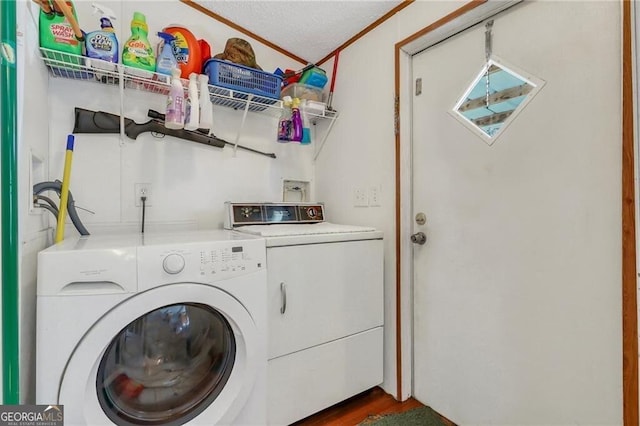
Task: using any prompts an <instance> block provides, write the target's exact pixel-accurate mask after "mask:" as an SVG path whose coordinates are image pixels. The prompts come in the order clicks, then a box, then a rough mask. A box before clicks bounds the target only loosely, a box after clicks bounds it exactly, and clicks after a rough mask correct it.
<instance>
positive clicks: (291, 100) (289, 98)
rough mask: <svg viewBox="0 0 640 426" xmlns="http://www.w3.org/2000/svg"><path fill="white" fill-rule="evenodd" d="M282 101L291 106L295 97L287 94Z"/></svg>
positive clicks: (288, 106)
mask: <svg viewBox="0 0 640 426" xmlns="http://www.w3.org/2000/svg"><path fill="white" fill-rule="evenodd" d="M282 103H283V104H284V106H285V107H287V108H291V105H292V104H293V99H291V96H285V97H283V98H282Z"/></svg>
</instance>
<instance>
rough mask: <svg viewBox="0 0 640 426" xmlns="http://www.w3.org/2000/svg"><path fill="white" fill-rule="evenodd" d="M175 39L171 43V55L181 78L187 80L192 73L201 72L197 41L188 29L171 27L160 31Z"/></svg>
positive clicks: (200, 56) (177, 26)
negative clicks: (177, 66) (174, 57)
mask: <svg viewBox="0 0 640 426" xmlns="http://www.w3.org/2000/svg"><path fill="white" fill-rule="evenodd" d="M162 31H163V32H165V33H169V34H171V35H172V36H174V37H175V38H176V39H175V40H174V41H173V54H174V55H175V56H176V60H177V61H178V64H179V66H180V70H181V71H182V74H181V76H182V78H189V76H190V75H191V73H192V72H195V73H196V74H200V73H201V72H202V54H201V53H200V44H198V40H197V39H196V38H195V36H194V35H193V34H192V33H191V31H189V30H188V29H186V28H184V27H181V26H179V25H171V26H168V27H166V28H164V29H163V30H162Z"/></svg>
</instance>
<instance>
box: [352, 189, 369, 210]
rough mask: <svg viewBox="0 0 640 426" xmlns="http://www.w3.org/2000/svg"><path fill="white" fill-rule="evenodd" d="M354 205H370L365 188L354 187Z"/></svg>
mask: <svg viewBox="0 0 640 426" xmlns="http://www.w3.org/2000/svg"><path fill="white" fill-rule="evenodd" d="M353 205H354V207H367V206H368V205H369V200H368V199H367V191H366V190H365V189H364V188H362V187H359V188H354V190H353Z"/></svg>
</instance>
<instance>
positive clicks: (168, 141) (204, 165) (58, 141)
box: [48, 1, 313, 235]
mask: <svg viewBox="0 0 640 426" xmlns="http://www.w3.org/2000/svg"><path fill="white" fill-rule="evenodd" d="M102 3H104V4H105V5H106V6H107V7H110V8H111V9H113V11H114V12H115V13H116V15H117V17H118V20H117V21H116V22H115V27H116V31H117V34H118V40H119V41H120V43H121V45H122V44H123V43H124V42H125V41H126V39H127V38H128V37H129V35H130V30H129V23H130V20H131V17H132V16H133V12H134V11H140V12H143V13H144V14H145V15H146V18H147V23H148V25H149V29H150V30H149V34H150V35H149V39H150V41H151V42H152V44H154V46H155V44H156V43H157V42H158V41H159V39H158V38H157V37H156V36H155V33H156V32H157V31H160V30H161V29H162V28H163V27H164V26H167V25H169V24H174V23H179V24H183V25H185V26H187V27H188V28H189V29H190V30H191V31H192V32H193V33H194V34H195V35H196V36H197V37H198V38H204V39H206V40H207V41H208V42H209V44H210V45H211V52H212V54H216V53H220V52H222V50H223V49H224V44H225V42H226V40H227V39H228V38H229V37H242V38H245V39H247V40H248V41H249V42H250V43H251V45H252V47H253V48H254V50H255V52H256V57H257V60H258V63H259V64H260V66H261V67H262V68H263V69H264V70H266V71H270V72H271V71H273V70H275V69H276V68H277V67H280V68H282V69H284V68H296V69H297V68H300V67H301V64H299V63H296V62H295V61H293V60H291V59H289V58H287V57H285V56H284V55H282V54H280V53H277V52H275V51H273V50H271V49H270V48H268V47H265V46H263V45H262V44H260V43H258V42H256V41H254V40H252V39H249V38H247V37H246V36H244V35H242V34H240V33H237V32H236V31H235V30H232V29H230V28H228V27H226V26H225V25H223V24H221V23H219V22H217V21H215V20H213V19H211V18H209V17H207V16H205V15H203V14H202V13H200V12H197V11H195V10H194V9H192V8H190V7H188V6H186V5H185V4H183V3H179V2H177V1H172V2H142V1H140V2H131V1H127V2H120V1H116V2H113V1H111V2H102ZM77 9H78V15H79V20H80V24H81V26H83V28H86V29H87V30H91V29H95V28H96V27H97V26H98V17H96V16H91V7H90V3H89V2H78V3H77ZM118 93H119V92H118V89H117V88H116V87H107V86H102V85H99V84H95V83H87V82H81V81H73V80H64V79H53V80H51V85H50V89H49V97H48V101H49V109H50V111H51V112H52V113H51V118H50V130H51V135H50V150H49V153H50V159H51V161H50V167H49V175H50V177H51V178H52V179H54V178H59V177H60V176H61V175H62V170H63V166H64V150H65V141H66V135H67V133H69V132H70V131H71V130H72V128H73V108H74V107H75V106H79V107H83V108H88V109H92V110H103V111H107V112H111V113H116V114H117V113H118V112H119V106H120V103H119V97H118ZM165 102H166V98H165V97H164V96H162V95H156V94H149V93H143V92H140V91H136V90H126V91H125V116H126V117H129V118H133V119H134V120H136V121H137V122H144V121H147V120H148V119H147V118H146V113H147V109H150V108H151V109H155V110H158V111H161V112H164V110H165V107H164V105H165ZM214 117H215V120H214V132H215V134H216V135H217V136H219V137H221V138H223V139H225V140H227V141H230V142H233V141H234V140H235V135H236V131H237V130H238V126H239V123H240V121H241V117H242V114H241V112H240V111H234V110H230V109H226V108H223V107H219V106H215V107H214ZM277 120H278V117H273V116H269V115H262V114H259V113H252V112H250V113H249V115H248V118H247V125H246V127H245V131H243V134H242V137H241V139H240V142H239V143H240V144H244V145H247V146H250V147H253V148H256V149H260V150H263V151H268V152H275V153H276V155H277V157H278V158H277V159H275V160H274V159H271V158H268V157H264V156H260V155H257V154H254V153H250V152H246V151H242V150H238V151H237V154H236V156H235V157H234V156H233V155H232V149H231V148H229V147H226V148H224V149H218V148H213V147H208V146H204V145H199V144H196V143H193V142H188V141H184V140H179V139H174V138H170V137H167V138H165V139H156V138H154V137H153V136H151V134H149V133H146V134H143V135H141V136H139V137H138V139H137V140H135V141H133V140H130V139H126V140H125V141H124V143H123V144H120V141H119V136H117V135H84V134H79V135H76V145H75V151H74V157H73V167H72V171H71V191H72V193H73V195H74V198H75V199H76V201H77V205H79V206H81V207H84V208H87V209H89V210H92V211H94V212H95V215H91V214H89V213H87V212H84V211H80V216H81V218H82V220H83V222H84V223H85V225H86V226H87V228H88V229H89V231H90V232H92V233H101V232H106V231H109V232H110V231H112V230H114V229H115V230H117V231H123V232H135V231H137V230H138V229H139V226H140V217H141V208H140V207H136V206H135V199H134V184H135V183H151V184H152V191H151V195H150V198H149V201H150V206H149V208H148V209H147V215H146V227H147V229H153V228H158V227H159V225H161V227H162V228H164V229H166V228H167V227H170V226H172V225H175V226H176V227H178V228H194V227H197V228H215V227H220V226H221V225H222V221H223V211H224V210H223V204H224V201H229V200H235V201H249V200H251V201H261V200H265V201H278V200H281V197H282V195H281V193H282V190H281V181H282V179H284V178H294V179H303V180H311V179H312V177H313V163H312V160H311V158H312V148H311V147H304V146H299V145H298V146H295V145H292V144H278V143H276V142H275V139H276V138H275V135H276V124H277ZM66 230H67V234H68V235H69V234H74V233H76V231H75V229H74V228H73V227H72V226H69V225H68V226H67V228H66Z"/></svg>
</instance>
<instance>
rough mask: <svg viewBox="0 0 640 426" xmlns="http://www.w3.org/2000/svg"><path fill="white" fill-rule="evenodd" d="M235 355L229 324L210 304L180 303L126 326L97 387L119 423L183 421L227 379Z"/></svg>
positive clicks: (112, 347) (198, 410) (104, 362)
mask: <svg viewBox="0 0 640 426" xmlns="http://www.w3.org/2000/svg"><path fill="white" fill-rule="evenodd" d="M235 355H236V343H235V338H234V335H233V331H232V329H231V326H230V325H229V322H228V321H227V320H226V319H225V318H224V316H223V315H221V314H220V313H219V312H217V311H215V310H214V309H213V308H211V307H210V306H207V305H200V304H175V305H169V306H165V307H162V308H159V309H156V310H154V311H151V312H149V313H147V314H145V315H143V316H141V317H139V318H138V319H136V320H135V321H133V322H131V323H130V324H129V325H128V326H126V327H125V328H124V329H123V330H121V331H120V333H119V334H118V335H117V336H116V337H115V338H114V339H113V340H112V341H111V343H110V344H109V346H108V348H107V350H106V351H105V353H104V356H103V357H102V360H101V361H100V366H99V368H98V374H97V380H96V389H97V392H98V400H99V401H100V405H101V406H102V409H103V410H104V412H105V413H106V414H107V416H109V418H110V419H111V420H112V421H113V422H114V423H116V424H118V425H123V424H125V425H159V424H162V425H166V424H173V423H175V424H182V423H184V422H186V421H188V420H190V419H192V418H194V417H195V416H197V415H198V414H200V413H201V412H202V411H203V410H205V409H206V408H207V407H208V406H209V405H210V403H211V402H212V401H213V400H214V399H215V398H216V397H217V396H218V394H219V393H220V392H221V391H222V389H223V388H224V385H225V383H226V382H227V380H228V378H229V375H230V374H231V370H232V369H233V364H234V360H235Z"/></svg>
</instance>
